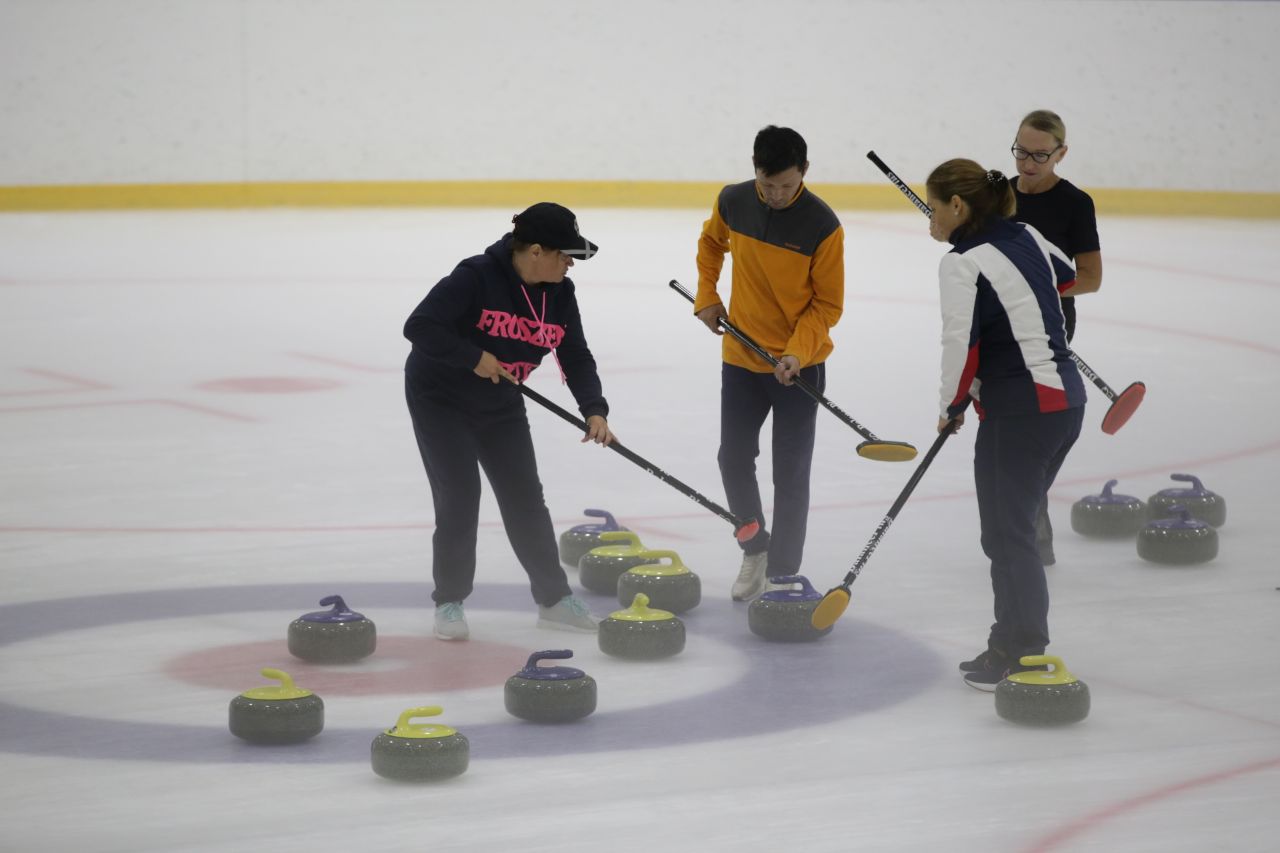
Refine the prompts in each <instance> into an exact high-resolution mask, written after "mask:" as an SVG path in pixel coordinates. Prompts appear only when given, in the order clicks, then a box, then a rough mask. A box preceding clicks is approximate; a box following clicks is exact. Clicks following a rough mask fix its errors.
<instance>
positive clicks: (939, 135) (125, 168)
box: [0, 0, 1280, 192]
mask: <svg viewBox="0 0 1280 853" xmlns="http://www.w3.org/2000/svg"><path fill="white" fill-rule="evenodd" d="M1277 38H1280V4H1278V3H1272V2H1240V1H1239V0H1237V2H1171V1H1170V0H1164V2H1105V0H1084V1H1083V2H1080V1H1079V0H1074V1H1073V0H1056V2H1050V3H1039V2H1001V0H979V2H967V3H966V2H878V0H865V1H864V2H848V0H845V1H844V2H842V0H788V2H785V3H784V2H763V1H762V0H740V1H739V2H734V0H708V2H697V0H642V2H612V0H599V2H590V0H556V2H554V3H537V2H531V0H522V2H515V0H490V2H485V0H470V2H465V0H463V1H462V2H438V3H433V2H424V1H423V0H417V2H415V0H0V185H26V184H80V183H149V182H205V181H277V180H279V181H323V180H442V179H467V180H470V179H516V178H519V179H564V180H595V179H634V180H690V181H729V180H738V179H743V178H745V177H748V176H749V174H750V166H749V159H748V158H749V156H750V144H751V139H752V136H753V135H754V133H755V131H756V130H757V129H759V128H760V127H761V126H763V125H764V124H767V123H776V124H788V125H791V126H794V127H796V128H797V129H798V130H800V131H801V132H802V133H803V134H804V135H805V136H806V138H807V139H808V140H809V144H810V153H811V160H812V162H813V172H812V174H811V178H812V179H813V180H815V181H818V182H839V183H876V182H878V181H880V180H881V178H880V175H879V173H878V172H876V171H875V169H874V167H872V166H871V165H870V164H869V163H868V162H867V161H866V160H865V158H864V156H863V155H864V154H865V152H866V150H867V149H868V148H875V149H876V150H877V151H878V152H879V153H880V154H881V155H882V156H883V157H884V158H885V159H886V160H887V161H888V162H889V163H890V165H892V166H894V167H895V168H896V169H897V170H898V171H899V172H900V173H901V174H902V175H903V176H904V177H907V178H908V179H910V180H916V181H918V180H921V179H923V177H924V175H925V174H926V173H927V172H928V170H929V169H930V168H931V167H932V166H934V165H936V164H937V163H938V162H940V161H941V160H944V159H946V158H948V157H952V156H970V157H974V158H975V159H978V160H980V161H981V162H983V163H985V164H988V165H992V166H996V167H1000V168H1008V167H1009V165H1010V158H1009V157H1008V154H1007V153H1006V152H1007V149H1008V146H1009V144H1010V142H1011V140H1012V137H1013V134H1014V131H1015V129H1016V124H1017V120H1018V119H1019V118H1020V117H1021V116H1022V115H1023V113H1025V112H1026V111H1027V110H1029V109H1033V108H1036V107H1049V108H1052V109H1056V110H1057V111H1059V112H1060V113H1061V114H1062V115H1063V117H1064V118H1065V119H1066V121H1067V127H1068V130H1069V140H1070V142H1071V143H1072V148H1071V152H1070V156H1069V157H1068V159H1067V161H1066V163H1065V164H1064V165H1063V167H1062V171H1063V173H1065V174H1068V175H1069V176H1070V177H1072V178H1073V179H1074V180H1076V182H1077V183H1081V184H1083V185H1085V186H1090V187H1137V188H1171V189H1172V188H1183V189H1225V190H1257V191H1269V192H1275V191H1278V190H1280V167H1277V165H1276V164H1277V162H1278V161H1277V159H1276V152H1277V149H1276V146H1277V140H1280V109H1278V108H1277V96H1276V86H1277V82H1280V59H1277V54H1278V51H1277V48H1276V45H1275V41H1276V40H1277Z"/></svg>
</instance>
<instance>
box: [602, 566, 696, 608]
mask: <svg viewBox="0 0 1280 853" xmlns="http://www.w3.org/2000/svg"><path fill="white" fill-rule="evenodd" d="M641 556H643V557H644V558H645V564H644V565H642V566H636V567H635V568H633V569H627V571H626V572H625V573H624V574H623V575H622V576H621V577H619V578H618V603H619V604H621V605H623V606H624V607H625V606H626V604H627V602H629V601H635V598H636V594H637V593H641V592H642V593H644V594H645V595H647V596H648V597H649V603H650V604H651V605H652V606H653V607H655V608H657V609H659V610H670V611H671V612H672V613H684V612H685V611H686V610H692V609H693V608H695V607H697V606H698V602H700V601H702V581H701V580H699V579H698V576H697V575H695V574H694V573H693V572H691V571H689V568H688V566H686V565H685V564H684V563H682V562H681V561H680V555H678V554H677V553H676V552H675V551H642V552H641ZM660 560H670V561H671V562H670V563H662V562H659V561H660Z"/></svg>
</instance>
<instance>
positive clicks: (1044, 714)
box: [996, 655, 1089, 726]
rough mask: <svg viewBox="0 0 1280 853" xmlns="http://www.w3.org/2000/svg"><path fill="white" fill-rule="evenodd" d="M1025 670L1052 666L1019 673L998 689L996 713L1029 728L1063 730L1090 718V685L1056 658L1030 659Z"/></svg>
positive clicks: (1039, 657)
mask: <svg viewBox="0 0 1280 853" xmlns="http://www.w3.org/2000/svg"><path fill="white" fill-rule="evenodd" d="M1021 663H1022V665H1023V666H1049V667H1052V669H1030V670H1027V671H1026V672H1015V673H1014V674H1013V675H1010V676H1007V677H1006V678H1005V679H1004V680H1003V681H1001V682H1000V683H999V684H997V685H996V713H997V714H999V715H1000V716H1001V717H1003V718H1004V719H1006V720H1009V721H1011V722H1014V723H1022V724H1023V725H1027V726H1061V725H1066V724H1067V723H1078V722H1080V721H1081V720H1083V719H1084V718H1085V717H1087V716H1089V685H1087V684H1085V683H1084V682H1083V681H1081V680H1080V679H1078V678H1076V677H1075V676H1074V675H1072V674H1071V673H1070V672H1068V671H1067V668H1066V667H1065V666H1064V665H1063V663H1062V658H1059V657H1054V656H1053V655H1027V656H1026V657H1024V658H1022V660H1021Z"/></svg>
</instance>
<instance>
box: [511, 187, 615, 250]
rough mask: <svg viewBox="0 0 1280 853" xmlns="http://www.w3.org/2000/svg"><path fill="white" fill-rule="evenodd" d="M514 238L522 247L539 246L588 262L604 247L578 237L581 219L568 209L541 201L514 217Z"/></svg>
mask: <svg viewBox="0 0 1280 853" xmlns="http://www.w3.org/2000/svg"><path fill="white" fill-rule="evenodd" d="M511 222H512V223H513V224H514V225H515V228H513V229H512V235H513V236H514V237H515V238H516V239H517V240H519V241H520V242H522V243H537V244H538V245H540V246H543V247H545V248H548V249H557V250H559V251H561V252H564V253H565V254H566V255H569V256H570V257H573V258H577V259H578V260H581V261H585V260H586V259H587V258H589V257H591V256H592V255H594V254H595V253H596V252H598V251H600V247H599V246H597V245H596V244H595V243H592V242H591V241H590V240H588V239H587V238H585V237H583V236H582V235H581V234H579V233H578V218H577V217H576V216H574V215H573V211H571V210H570V209H569V208H567V207H563V206H561V205H558V204H556V203H555V202H551V201H540V202H538V203H537V204H535V205H533V206H532V207H530V208H528V209H527V210H525V211H524V212H523V213H517V214H516V215H515V216H513V217H511Z"/></svg>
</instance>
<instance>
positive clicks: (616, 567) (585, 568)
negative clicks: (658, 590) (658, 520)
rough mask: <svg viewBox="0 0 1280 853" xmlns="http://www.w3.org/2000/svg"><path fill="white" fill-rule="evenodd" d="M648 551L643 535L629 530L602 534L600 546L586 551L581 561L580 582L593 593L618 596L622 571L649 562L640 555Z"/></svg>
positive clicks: (579, 562) (579, 568) (579, 567)
mask: <svg viewBox="0 0 1280 853" xmlns="http://www.w3.org/2000/svg"><path fill="white" fill-rule="evenodd" d="M645 550H646V549H645V547H644V546H643V545H641V544H640V537H639V536H637V535H636V534H634V533H632V532H631V531H630V530H611V531H606V532H604V533H601V534H600V546H599V547H598V548H592V549H591V550H590V551H588V552H587V553H585V554H583V555H582V559H581V560H579V561H578V582H579V583H580V584H582V586H583V588H584V589H589V590H591V591H592V592H598V593H600V594H601V595H617V594H618V578H619V577H620V576H621V575H622V573H623V572H625V571H626V570H627V569H632V568H635V567H636V566H643V565H644V564H645V563H647V562H648V560H647V559H646V558H645V557H642V556H640V554H641V553H642V552H644V551H645Z"/></svg>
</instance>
